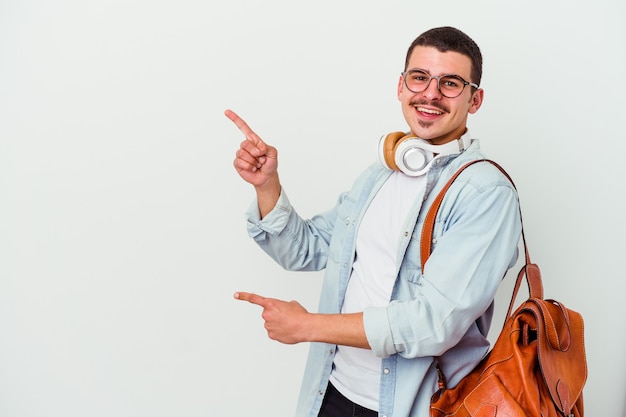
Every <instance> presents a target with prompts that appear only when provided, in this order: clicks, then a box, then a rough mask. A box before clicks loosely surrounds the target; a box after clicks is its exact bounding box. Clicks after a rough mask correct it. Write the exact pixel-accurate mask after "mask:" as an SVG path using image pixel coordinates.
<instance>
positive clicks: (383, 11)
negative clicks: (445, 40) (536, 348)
mask: <svg viewBox="0 0 626 417" xmlns="http://www.w3.org/2000/svg"><path fill="white" fill-rule="evenodd" d="M625 9H626V7H625V6H624V3H623V2H622V1H621V0H598V1H594V2H588V1H578V0H576V1H565V0H563V1H559V0H553V1H541V2H539V1H534V0H529V1H523V2H522V1H496V0H494V1H486V0H483V1H465V0H457V1H449V2H424V1H410V2H409V1H399V0H385V1H384V2H382V1H380V2H363V1H337V0H333V1H330V0H321V1H317V2H296V1H287V0H283V1H281V0H269V1H264V2H260V1H251V0H250V1H246V0H230V1H227V2H212V1H200V0H176V1H173V0H167V1H166V0H151V1H148V0H127V1H113V0H109V1H95V0H57V1H54V2H48V1H41V0H30V1H29V0H0V416H2V417H48V416H51V417H52V416H54V417H56V416H59V417H61V416H63V417H85V416H89V417H101V416H102V417H105V416H106V417H111V416H116V417H117V416H119V417H126V416H133V417H142V416H146V417H148V416H149V417H161V416H167V417H173V416H185V417H196V416H211V417H212V416H253V415H254V416H268V417H269V416H272V417H275V416H289V415H292V414H293V411H294V408H295V402H296V397H297V393H298V390H299V384H300V378H301V375H302V371H303V366H304V360H305V355H306V352H307V349H308V346H307V345H295V346H286V345H281V344H279V343H277V342H273V341H270V340H269V339H267V337H266V335H265V331H264V329H263V324H262V320H261V318H260V309H259V308H258V307H256V306H253V305H249V304H243V303H240V302H237V301H235V300H233V299H232V293H233V292H235V291H237V290H244V291H255V292H259V293H261V294H263V295H266V296H271V297H278V298H284V299H297V300H299V301H300V302H301V303H302V304H303V305H305V306H306V307H307V308H309V309H311V310H314V309H315V307H316V306H317V301H318V290H319V287H320V281H321V278H322V275H321V273H296V272H285V271H283V270H282V269H280V268H279V267H278V266H277V265H275V264H274V263H273V262H272V261H271V260H270V259H269V258H267V257H266V256H265V255H264V254H263V253H262V252H261V250H260V249H258V248H257V247H256V246H255V245H254V244H253V242H252V240H250V239H249V238H248V237H247V234H246V230H245V224H244V220H243V213H244V211H245V209H246V208H247V206H248V204H249V203H250V201H251V199H252V197H253V192H252V189H251V187H250V186H249V185H247V184H245V183H244V182H243V181H242V180H241V179H240V178H239V177H238V176H237V174H236V173H235V171H234V169H233V168H232V160H233V157H234V152H235V150H236V148H237V147H238V144H239V142H240V141H241V140H242V136H241V134H240V133H239V131H238V130H237V129H236V128H235V127H234V125H232V124H231V123H230V121H228V120H227V119H226V118H225V117H224V115H223V111H224V110H225V109H226V108H232V109H234V110H235V111H237V112H239V113H240V114H241V115H242V116H243V117H244V118H245V119H246V120H247V121H248V122H249V123H250V125H251V126H252V128H253V129H255V130H256V131H257V132H258V133H259V134H260V135H261V136H262V137H263V138H264V139H265V140H266V141H267V142H269V143H271V144H273V145H275V146H276V147H277V148H278V150H279V153H280V173H281V178H282V181H283V185H284V186H285V188H286V190H287V192H288V194H289V196H290V198H291V200H292V202H293V203H294V204H295V205H296V207H297V208H298V210H299V212H300V214H301V215H303V216H306V217H308V216H311V215H313V214H315V213H317V212H319V211H322V210H326V209H327V208H329V207H330V206H331V205H332V204H333V203H334V202H335V199H336V197H337V195H338V193H339V192H340V191H343V190H345V189H346V188H348V187H349V185H350V184H351V182H352V180H353V179H354V178H355V177H356V175H357V174H358V173H359V172H360V170H361V169H362V168H364V167H365V166H367V165H369V164H370V163H371V162H372V161H374V159H375V153H376V144H377V140H378V138H379V137H380V135H382V134H384V133H387V132H389V131H393V130H403V129H405V128H406V125H405V124H404V121H403V119H402V116H401V112H400V105H399V103H398V101H397V99H396V95H395V94H396V83H397V81H398V77H399V73H400V71H402V69H403V64H404V56H405V52H406V49H407V47H408V46H409V44H410V42H411V41H412V40H413V38H414V37H415V36H417V35H418V34H419V33H421V32H423V31H424V30H426V29H429V28H431V27H434V26H441V25H452V26H456V27H458V28H460V29H462V30H464V31H465V32H467V33H468V34H469V35H470V36H472V37H473V38H474V39H475V40H476V41H477V43H478V44H479V45H480V47H481V49H482V51H483V55H484V76H483V83H482V86H483V87H484V89H485V102H484V105H483V107H482V108H481V109H480V111H479V112H478V113H477V114H475V115H473V116H471V117H470V122H469V125H470V128H471V131H472V133H473V135H474V136H475V137H478V138H480V139H481V145H482V147H483V149H484V150H485V151H486V153H487V154H488V155H489V156H490V157H492V158H493V159H496V160H498V161H499V162H500V163H501V164H502V165H504V166H505V168H506V169H507V170H508V171H509V173H510V174H511V175H512V176H513V177H514V179H515V182H516V184H517V186H518V189H519V192H520V197H521V201H522V209H523V212H524V220H525V228H526V233H527V238H528V243H529V246H530V251H531V256H532V259H533V261H535V262H537V263H538V264H539V265H540V266H541V268H542V271H543V277H544V281H545V282H544V285H545V293H546V297H547V298H556V299H558V300H560V301H561V302H563V303H564V304H565V305H566V306H568V307H570V308H572V309H575V310H577V311H579V312H581V313H582V314H583V317H584V318H585V325H586V329H585V337H586V345H587V355H588V365H589V378H588V381H587V385H586V386H585V391H584V393H585V406H586V407H585V408H586V414H587V415H588V416H602V415H613V416H615V415H622V416H624V415H626V404H625V400H624V398H625V397H626V395H625V394H626V356H625V355H624V351H626V332H625V330H626V326H625V325H624V316H625V315H626V303H625V302H624V292H625V290H626V284H625V282H624V281H625V278H626V274H625V273H624V268H623V261H624V234H625V232H626V227H625V221H624V213H625V212H626V203H624V198H623V190H624V186H623V178H624V174H625V173H626V172H625V171H626V169H625V168H624V164H625V163H624V157H623V154H624V151H625V150H626V145H625V144H624V139H626V137H625V134H624V128H623V127H622V125H623V120H624V117H626V114H625V110H626V108H625V106H624V100H625V97H626V95H625V93H626V91H625V90H626V88H625V87H626V85H625V84H626V78H625V75H626V56H625V55H626V52H625V51H626V30H625V29H624V24H623V18H624V16H625V15H626V13H625ZM515 272H517V271H515ZM508 285H510V278H509V280H508V281H507V283H506V284H504V286H503V288H502V291H501V293H500V294H499V296H498V306H499V312H498V313H497V314H498V317H499V318H500V320H499V322H496V323H495V324H494V327H493V333H492V334H493V337H495V336H496V335H497V333H498V330H499V326H500V322H501V318H502V317H503V314H504V312H503V308H504V307H505V306H506V304H508V300H509V294H510V293H509V291H510V288H509V287H508Z"/></svg>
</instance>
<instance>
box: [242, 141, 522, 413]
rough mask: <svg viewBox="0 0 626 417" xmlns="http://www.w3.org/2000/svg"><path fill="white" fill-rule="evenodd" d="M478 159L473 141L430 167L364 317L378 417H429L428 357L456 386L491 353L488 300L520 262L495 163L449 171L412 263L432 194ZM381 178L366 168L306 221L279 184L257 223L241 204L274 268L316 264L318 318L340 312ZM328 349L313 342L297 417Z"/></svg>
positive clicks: (516, 218)
mask: <svg viewBox="0 0 626 417" xmlns="http://www.w3.org/2000/svg"><path fill="white" fill-rule="evenodd" d="M482 158H484V155H483V154H482V152H481V151H480V148H479V144H478V141H477V140H474V141H473V142H472V144H471V145H470V146H469V147H468V149H467V150H465V151H464V152H462V153H461V154H457V155H451V156H444V157H442V158H440V159H438V160H437V161H436V162H437V163H436V164H435V165H433V166H432V167H431V169H430V170H429V171H428V174H427V185H426V189H425V190H424V193H423V195H422V196H420V198H418V201H416V204H415V206H414V208H413V209H412V211H411V214H410V215H409V216H408V220H407V222H406V224H405V227H404V229H403V230H404V232H403V233H401V235H400V236H398V246H397V250H398V259H399V260H400V261H399V262H400V263H399V265H397V269H398V275H397V278H396V282H395V285H394V289H393V292H392V295H391V300H390V302H389V305H388V306H386V307H382V308H381V307H371V308H367V309H366V310H365V311H364V312H363V321H364V325H365V333H366V336H367V339H368V341H369V344H370V346H371V348H372V350H373V352H374V353H375V354H376V355H377V356H379V357H381V358H382V367H381V373H380V401H379V416H387V417H392V416H394V417H407V416H410V417H415V416H423V417H427V416H428V414H429V404H430V398H431V396H432V394H433V393H434V392H435V391H436V390H437V373H436V371H435V368H434V364H435V359H434V357H436V356H441V358H440V362H441V365H442V368H443V372H444V374H445V375H446V378H447V382H448V385H449V386H454V385H456V384H457V383H458V381H459V380H460V379H461V378H462V377H463V376H464V375H466V374H467V373H469V371H471V369H472V368H473V367H474V366H475V365H476V364H477V363H478V361H479V360H480V359H481V358H482V357H483V356H484V355H485V353H486V352H487V351H488V349H489V342H488V340H487V338H486V336H487V331H488V329H489V326H490V324H491V318H492V315H493V299H494V297H495V294H496V290H497V288H498V285H499V284H500V282H501V280H502V278H503V276H504V274H505V273H506V271H507V269H508V268H510V267H511V266H512V265H513V264H514V263H515V261H516V259H517V248H518V243H519V237H520V233H521V220H520V213H519V204H518V198H517V193H516V191H515V189H514V188H513V186H512V185H511V183H510V182H509V181H508V180H507V179H506V177H504V176H503V175H502V173H501V172H500V171H499V170H498V169H497V168H495V167H494V166H492V165H491V164H489V163H478V164H474V165H473V166H471V167H469V168H468V169H467V170H466V171H464V172H463V173H462V174H461V175H460V176H459V177H458V178H457V180H456V181H455V182H454V184H453V185H452V187H450V189H449V190H448V192H447V194H446V197H445V199H444V201H443V203H442V205H441V207H440V210H439V213H438V215H437V219H436V223H435V229H434V238H433V250H432V254H431V255H430V258H429V259H428V261H427V263H426V266H425V271H426V273H424V272H423V271H422V268H421V266H420V233H421V230H422V225H423V222H424V218H425V216H426V212H427V211H428V208H429V207H430V205H431V202H432V200H433V199H434V198H435V196H436V195H437V193H438V192H439V190H440V189H441V188H442V187H443V186H444V184H445V182H446V181H447V180H448V179H449V178H450V177H451V176H452V175H453V174H454V172H455V171H456V170H457V169H458V168H459V167H461V166H462V165H463V164H464V163H465V162H468V161H471V160H475V159H482ZM390 174H391V171H389V170H387V169H385V168H383V167H382V166H381V165H380V164H378V163H376V164H373V165H372V166H370V167H369V168H368V169H367V170H366V171H365V172H364V173H363V174H362V175H361V176H360V177H359V178H358V179H357V180H356V181H355V183H354V184H353V186H352V188H351V190H350V191H348V192H346V193H343V194H341V196H340V197H339V199H338V201H337V204H336V205H335V207H333V208H332V209H331V210H329V211H327V212H325V213H322V214H319V215H316V216H314V217H312V218H311V219H308V220H305V219H302V218H301V217H300V216H298V214H297V213H296V211H295V210H294V208H293V207H292V206H291V204H290V203H289V200H288V198H287V195H286V193H285V192H284V191H283V192H282V194H281V196H280V198H279V200H278V202H277V204H276V207H275V208H274V209H273V210H272V211H271V212H270V213H269V214H268V215H267V216H266V217H265V218H263V219H262V220H261V219H260V218H259V212H258V208H257V204H256V201H255V202H253V204H252V205H251V206H250V209H249V210H248V212H247V216H248V223H247V227H248V232H249V234H250V236H251V237H253V238H254V240H255V241H256V242H257V243H258V244H259V246H260V247H261V248H262V249H263V250H264V251H265V252H267V253H268V254H269V255H270V256H271V257H272V258H273V259H274V260H276V262H278V263H279V264H280V265H281V266H282V267H283V268H285V269H287V270H293V271H317V270H322V269H325V275H324V283H323V286H322V292H321V295H320V304H319V310H318V311H319V312H320V313H328V314H333V313H339V312H340V310H341V305H342V302H343V298H344V295H345V292H346V287H347V284H348V279H349V277H350V272H351V270H352V262H353V260H354V258H355V249H354V248H355V240H356V235H357V229H358V227H359V223H360V221H361V219H362V218H363V214H364V212H365V210H366V209H367V207H368V205H369V203H370V202H371V201H372V198H373V197H374V195H375V194H376V192H377V191H378V190H379V189H380V187H381V185H382V184H383V183H384V182H385V180H386V179H387V178H388V177H389V175H390ZM422 202H423V204H422ZM334 354H335V346H334V345H329V344H325V343H311V346H310V350H309V357H308V360H307V364H306V368H305V373H304V377H303V383H302V387H301V392H300V398H299V401H298V408H297V412H296V416H297V417H304V416H307V417H314V416H317V414H318V412H319V409H320V405H321V403H322V399H323V396H324V393H325V390H326V387H327V384H328V378H329V375H330V372H331V369H332V364H333V357H334Z"/></svg>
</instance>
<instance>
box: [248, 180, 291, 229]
mask: <svg viewBox="0 0 626 417" xmlns="http://www.w3.org/2000/svg"><path fill="white" fill-rule="evenodd" d="M292 211H293V208H292V206H291V203H290V202H289V199H288V198H287V194H286V193H285V192H284V191H283V190H281V191H280V196H279V197H278V201H276V205H275V206H274V208H273V209H272V211H270V212H269V213H268V214H267V216H265V217H264V218H263V219H261V214H260V213H259V205H258V202H257V200H256V199H255V200H254V201H253V202H252V203H251V204H250V207H248V210H247V211H246V222H247V228H248V235H250V237H252V238H254V239H255V240H263V239H264V237H265V234H266V233H267V234H270V235H277V234H279V233H280V232H281V231H282V230H283V229H284V228H285V226H286V225H287V222H288V221H289V215H290V214H291V212H292Z"/></svg>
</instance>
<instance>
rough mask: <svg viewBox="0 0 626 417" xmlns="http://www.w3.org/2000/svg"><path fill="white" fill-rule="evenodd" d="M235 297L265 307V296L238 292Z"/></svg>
mask: <svg viewBox="0 0 626 417" xmlns="http://www.w3.org/2000/svg"><path fill="white" fill-rule="evenodd" d="M234 297H235V298H236V299H237V300H241V301H247V302H249V303H252V304H256V305H258V306H261V307H263V308H265V297H262V296H260V295H257V294H253V293H249V292H236V293H235V294H234Z"/></svg>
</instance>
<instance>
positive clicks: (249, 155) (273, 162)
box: [224, 110, 282, 218]
mask: <svg viewBox="0 0 626 417" xmlns="http://www.w3.org/2000/svg"><path fill="white" fill-rule="evenodd" d="M224 114H225V115H226V117H228V118H229V119H230V120H232V122H233V123H234V124H235V125H236V126H237V127H238V128H239V130H241V132H242V133H243V134H244V136H245V137H246V139H245V140H244V141H243V142H241V144H240V145H239V150H237V152H236V154H235V161H234V162H233V165H234V166H235V169H236V170H237V172H238V173H239V176H240V177H241V178H243V179H244V181H246V182H248V183H250V184H252V185H253V186H254V189H255V190H256V194H257V200H258V205H259V214H260V216H261V218H264V217H265V216H266V215H267V214H268V213H269V212H270V211H272V209H273V208H274V206H275V205H276V202H277V201H278V198H279V197H280V193H281V190H282V188H281V185H280V180H279V179H278V151H277V150H276V148H274V147H273V146H270V145H268V144H266V143H265V142H263V140H262V139H261V138H260V137H259V136H258V135H257V134H256V133H254V132H253V131H252V129H250V126H248V124H247V123H246V122H245V121H244V120H243V119H242V118H241V117H239V116H238V115H237V113H235V112H234V111H232V110H226V111H225V112H224Z"/></svg>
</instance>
